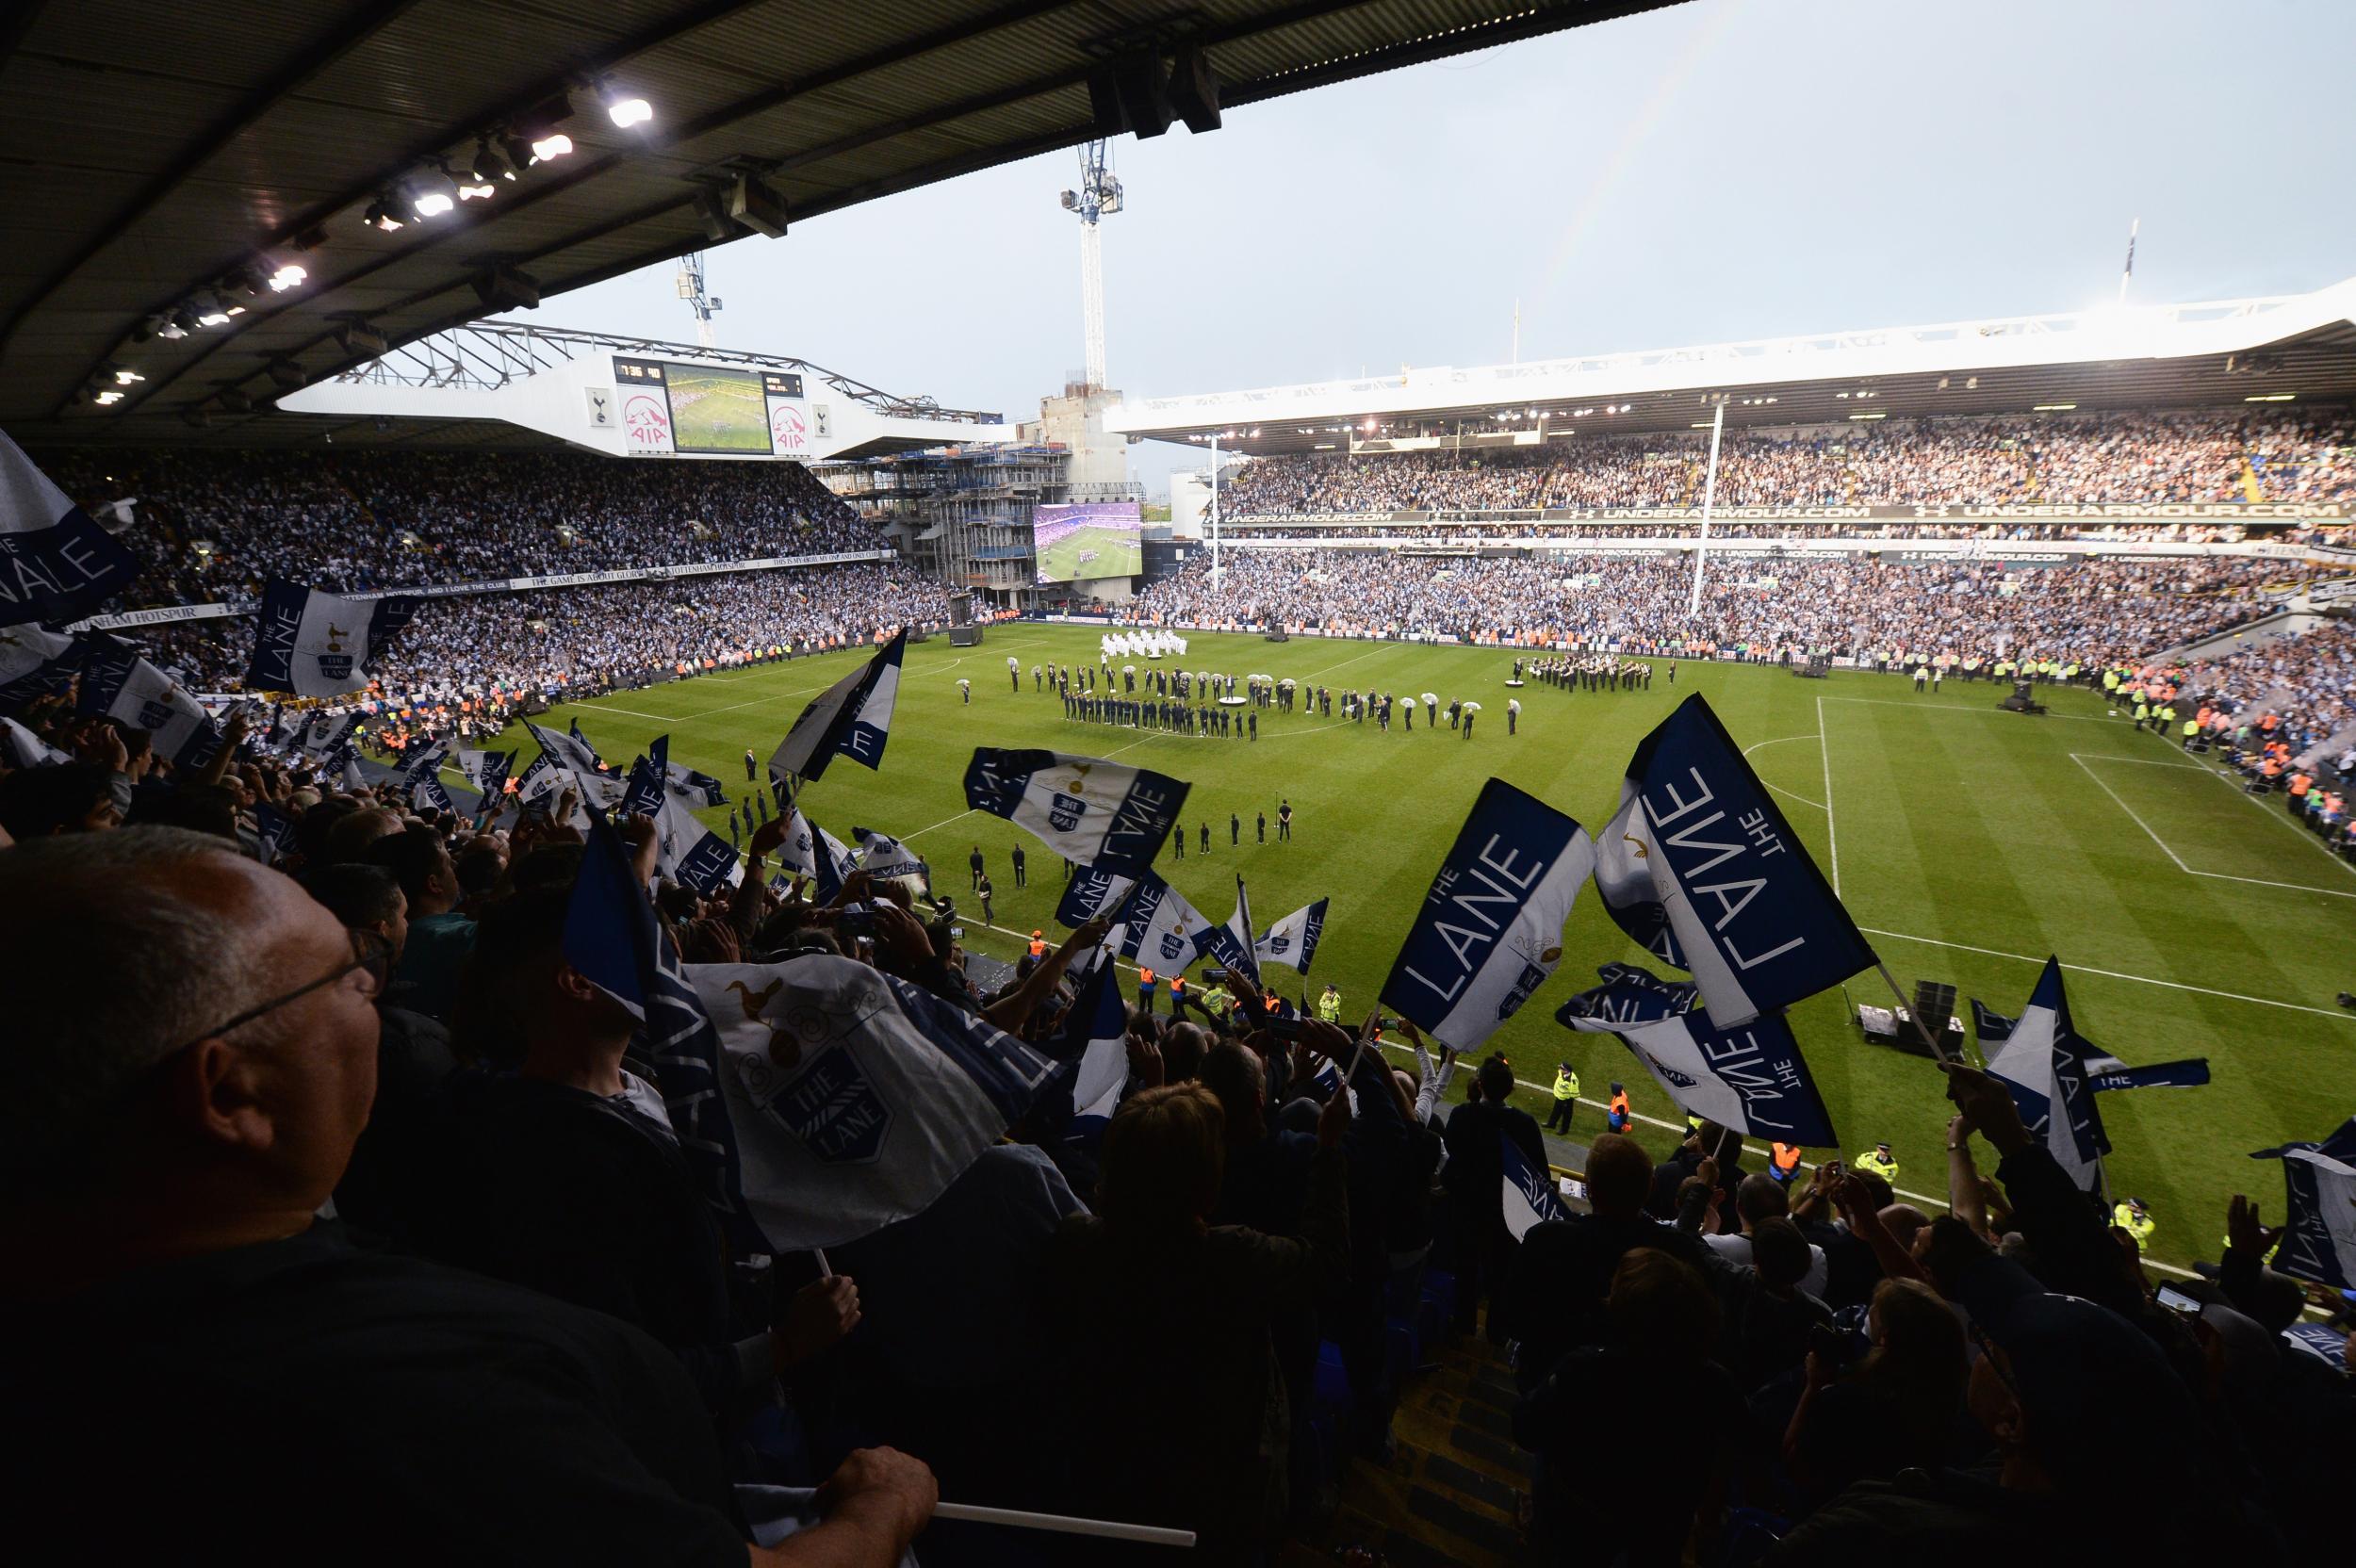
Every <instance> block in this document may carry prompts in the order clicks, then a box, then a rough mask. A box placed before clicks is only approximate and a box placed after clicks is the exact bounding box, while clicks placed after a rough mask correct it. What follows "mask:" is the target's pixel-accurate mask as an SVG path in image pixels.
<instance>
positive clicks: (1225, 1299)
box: [1041, 1150, 1350, 1562]
mask: <svg viewBox="0 0 2356 1568" xmlns="http://www.w3.org/2000/svg"><path fill="white" fill-rule="evenodd" d="M1348 1167H1349V1159H1348V1156H1346V1155H1344V1154H1343V1153H1342V1152H1340V1151H1339V1150H1320V1151H1319V1152H1318V1153H1317V1158H1316V1159H1315V1160H1314V1161H1312V1162H1311V1164H1310V1167H1309V1186H1308V1195H1307V1200H1306V1202H1305V1204H1304V1206H1303V1208H1302V1211H1301V1234H1300V1236H1299V1237H1298V1238H1293V1237H1283V1236H1271V1235H1267V1234H1264V1233H1260V1232H1258V1231H1248V1230H1244V1229H1242V1228H1240V1227H1235V1226H1219V1227H1215V1228H1212V1229H1209V1230H1206V1231H1202V1232H1199V1233H1193V1234H1189V1235H1185V1236H1179V1237H1153V1238H1149V1239H1148V1240H1146V1241H1144V1242H1142V1243H1141V1242H1138V1241H1136V1240H1132V1239H1130V1238H1126V1237H1123V1236H1121V1235H1118V1234H1116V1233H1113V1232H1111V1231H1110V1230H1108V1229H1107V1228H1106V1227H1105V1225H1104V1222H1103V1221H1102V1220H1100V1219H1098V1218H1096V1217H1094V1216H1090V1215H1077V1216H1074V1217H1072V1218H1070V1219H1068V1220H1066V1221H1065V1222H1064V1225H1063V1229H1062V1230H1061V1231H1060V1232H1059V1233H1057V1235H1056V1238H1055V1246H1054V1248H1053V1249H1052V1250H1051V1252H1050V1255H1049V1261H1048V1267H1047V1268H1046V1270H1045V1276H1046V1277H1045V1280H1044V1282H1043V1289H1042V1292H1041V1300H1042V1302H1043V1308H1042V1311H1043V1314H1044V1315H1045V1317H1046V1320H1047V1328H1048V1331H1049V1334H1050V1336H1051V1341H1052V1343H1054V1344H1055V1346H1056V1347H1057V1348H1058V1353H1057V1355H1056V1356H1055V1359H1054V1361H1053V1363H1052V1375H1053V1376H1055V1378H1056V1379H1057V1380H1058V1387H1057V1389H1056V1394H1057V1397H1058V1399H1059V1402H1060V1403H1061V1405H1062V1407H1063V1412H1064V1416H1065V1421H1066V1423H1067V1425H1066V1429H1067V1430H1069V1431H1071V1432H1072V1433H1074V1434H1075V1437H1076V1441H1075V1442H1074V1443H1073V1444H1072V1446H1071V1451H1070V1459H1071V1465H1072V1483H1073V1489H1074V1492H1075V1494H1076V1495H1075V1498H1074V1505H1075V1507H1074V1511H1077V1512H1079V1513H1081V1514H1084V1515H1088V1516H1091V1517H1095V1518H1101V1519H1125V1520H1131V1521H1135V1522H1137V1523H1141V1524H1153V1525H1168V1526H1173V1527H1180V1528H1191V1529H1194V1530H1197V1531H1199V1532H1200V1533H1201V1537H1202V1540H1201V1550H1200V1551H1199V1552H1198V1554H1197V1555H1198V1556H1199V1557H1200V1558H1201V1559H1202V1560H1203V1561H1206V1562H1224V1561H1230V1560H1236V1559H1237V1558H1239V1557H1241V1556H1243V1555H1244V1554H1245V1553H1247V1552H1249V1551H1250V1549H1251V1548H1252V1546H1253V1544H1256V1543H1259V1542H1261V1541H1263V1540H1266V1539H1268V1537H1269V1536H1270V1535H1271V1533H1272V1532H1273V1531H1274V1530H1275V1529H1276V1528H1277V1527H1279V1526H1280V1525H1281V1523H1282V1521H1283V1519H1284V1511H1285V1473H1284V1470H1285V1451H1286V1446H1287V1442H1288V1437H1289V1420H1290V1418H1289V1413H1288V1411H1287V1409H1286V1405H1285V1399H1284V1382H1283V1380H1282V1379H1281V1378H1280V1377H1279V1376H1278V1375H1277V1371H1276V1367H1275V1363H1274V1354H1273V1352H1272V1350H1271V1348H1270V1345H1269V1339H1268V1323H1269V1319H1270V1317H1271V1315H1273V1314H1275V1313H1277V1312H1279V1311H1281V1310H1284V1309H1289V1308H1295V1307H1299V1306H1301V1305H1302V1304H1304V1303H1306V1302H1307V1301H1308V1300H1309V1299H1311V1298H1312V1296H1313V1294H1314V1293H1315V1291H1316V1290H1317V1288H1319V1287H1320V1286H1322V1285H1326V1284H1329V1283H1331V1282H1334V1281H1338V1280H1339V1279H1340V1278H1341V1277H1342V1276H1343V1273H1344V1271H1345V1269H1346V1267H1347V1265H1348V1248H1349V1234H1350V1200H1349V1195H1348V1183H1349V1169H1348Z"/></svg>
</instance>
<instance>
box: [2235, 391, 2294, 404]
mask: <svg viewBox="0 0 2356 1568" xmlns="http://www.w3.org/2000/svg"><path fill="white" fill-rule="evenodd" d="M2298 396H2299V394H2298V393H2296V392H2260V393H2257V394H2255V395H2253V396H2250V397H2247V398H2244V399H2243V400H2242V401H2243V402H2246V403H2286V402H2289V401H2290V400H2292V399H2293V398H2296V397H2298Z"/></svg>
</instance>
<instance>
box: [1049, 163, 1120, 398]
mask: <svg viewBox="0 0 2356 1568" xmlns="http://www.w3.org/2000/svg"><path fill="white" fill-rule="evenodd" d="M1108 145H1109V144H1108V143H1106V142H1103V141H1085V142H1082V143H1081V144H1080V188H1079V189H1077V190H1067V191H1065V192H1064V193H1063V209H1064V211H1066V212H1076V213H1078V214H1079V215H1080V318H1081V327H1082V331H1083V332H1084V333H1085V334H1086V335H1087V337H1088V390H1089V391H1091V392H1095V391H1102V390H1103V389H1104V244H1103V241H1102V238H1101V237H1100V236H1099V235H1098V233H1097V227H1096V225H1097V223H1098V222H1099V221H1101V220H1103V219H1104V218H1105V217H1107V216H1109V215H1110V214H1112V213H1116V212H1119V211H1120V210H1121V182H1120V181H1119V180H1117V179H1115V178H1113V172H1112V170H1111V168H1110V167H1109V166H1108V164H1107V161H1106V150H1107V147H1108Z"/></svg>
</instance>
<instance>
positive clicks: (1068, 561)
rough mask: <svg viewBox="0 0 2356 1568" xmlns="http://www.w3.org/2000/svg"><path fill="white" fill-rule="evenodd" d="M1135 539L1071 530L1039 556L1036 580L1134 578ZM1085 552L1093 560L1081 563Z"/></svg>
mask: <svg viewBox="0 0 2356 1568" xmlns="http://www.w3.org/2000/svg"><path fill="white" fill-rule="evenodd" d="M1138 537H1139V536H1138V533H1137V530H1136V529H1133V528H1079V529H1073V530H1072V531H1071V532H1070V533H1067V534H1065V535H1064V536H1063V537H1062V538H1060V539H1058V540H1056V541H1055V543H1054V544H1052V545H1050V546H1048V547H1047V548H1046V549H1045V550H1043V551H1041V552H1040V553H1039V580H1040V581H1041V582H1071V581H1073V580H1077V579H1081V578H1091V577H1135V576H1137V573H1138V572H1139V571H1140V570H1142V569H1143V556H1142V553H1141V551H1142V547H1141V546H1140V545H1139V544H1138V543H1137V540H1138ZM1088 550H1093V551H1095V552H1096V559H1095V560H1093V561H1088V562H1083V561H1082V560H1081V559H1080V556H1081V554H1082V553H1083V552H1084V551H1088ZM1001 667H1002V668H1003V667H1004V666H1001ZM1055 711H1057V712H1058V713H1061V712H1062V711H1063V705H1062V704H1061V703H1057V704H1056V705H1055Z"/></svg>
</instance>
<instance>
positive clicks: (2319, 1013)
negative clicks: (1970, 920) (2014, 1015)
mask: <svg viewBox="0 0 2356 1568" xmlns="http://www.w3.org/2000/svg"><path fill="white" fill-rule="evenodd" d="M1857 929H1858V930H1860V931H1862V932H1864V933H1865V934H1866V935H1867V936H1869V937H1888V938H1889V939H1890V940H1892V941H1900V942H1921V943H1922V945H1923V946H1925V947H1945V948H1953V949H1954V950H1955V952H1957V953H1978V954H1981V955H1984V956H1987V957H1990V958H2010V959H2013V960H2015V961H2016V962H2019V963H2023V964H2042V963H2044V962H2045V960H2044V959H2042V958H2038V957H2035V956H2031V955H2029V954H2026V953H2005V952H2004V951H2002V950H2000V949H1998V948H1993V947H1973V946H1972V945H1971V944H1970V943H1969V942H1950V941H1942V940H1940V939H1939V938H1937V937H1913V936H1908V935H1907V934H1906V932H1904V931H1879V930H1876V929H1874V928H1873V926H1870V925H1860V926H1858V927H1857ZM2062 968H2064V969H2066V970H2074V971H2076V972H2078V973H2080V974H2099V975H2102V977H2103V978H2104V979H2107V980H2133V981H2135V983H2136V984H2138V985H2144V986H2160V987H2164V988H2167V989H2168V990H2171V991H2191V992H2193V993H2194V994H2196V995H2199V996H2217V997H2222V998H2224V999H2225V1000H2226V1001H2228V1002H2253V1003H2256V1004H2257V1005H2259V1006H2261V1007H2282V1008H2286V1009H2287V1010H2289V1011H2291V1012H2294V1013H2313V1014H2315V1016H2316V1017H2317V1018H2335V1019H2339V1020H2342V1021H2348V1020H2356V1013H2351V1012H2349V1011H2348V1010H2347V1009H2346V1008H2344V1007H2311V1006H2309V1005H2307V1004H2306V1003H2304V1002H2283V1001H2281V1000H2278V999H2277V998H2275V997H2271V996H2249V995H2245V994H2244V993H2242V992H2240V991H2220V990H2215V989H2212V988H2209V987H2207V986H2187V985H2185V984H2184V982H2183V981H2181V980H2157V979H2154V978H2152V977H2151V975H2149V974H2128V973H2125V972H2121V971H2119V970H2115V969H2096V968H2095V967H2094V966H2093V965H2092V964H2069V963H2066V964H2064V965H2062Z"/></svg>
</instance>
